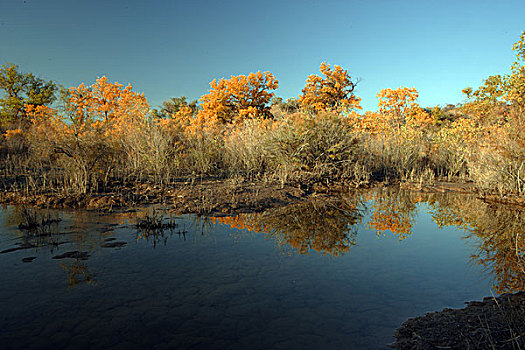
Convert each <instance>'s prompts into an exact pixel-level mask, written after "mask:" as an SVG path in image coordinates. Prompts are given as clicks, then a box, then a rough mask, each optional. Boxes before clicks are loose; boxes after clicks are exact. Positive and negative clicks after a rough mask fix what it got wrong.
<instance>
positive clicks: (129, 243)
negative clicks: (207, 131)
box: [0, 192, 522, 349]
mask: <svg viewBox="0 0 525 350" xmlns="http://www.w3.org/2000/svg"><path fill="white" fill-rule="evenodd" d="M467 204H468V208H474V209H468V210H467V211H468V213H466V214H465V213H463V214H461V212H462V210H463V209H462V208H464V207H465V206H466V205H467ZM458 213H460V214H458ZM480 213H481V214H480ZM489 214H490V208H489V207H488V206H487V205H485V204H483V203H481V202H479V201H477V200H475V199H473V198H471V197H467V196H457V195H456V196H453V197H451V196H441V197H439V198H437V197H432V196H428V198H422V197H421V196H419V195H417V194H411V193H404V192H397V193H393V194H391V193H375V194H367V195H364V196H362V197H361V196H357V195H356V196H354V197H353V198H343V199H338V200H331V201H329V202H328V203H327V202H325V201H321V200H319V201H315V202H313V203H306V204H302V205H299V206H293V207H289V208H281V209H274V210H270V211H268V212H266V213H263V214H247V215H240V216H237V217H235V218H208V219H198V218H197V217H194V216H182V217H177V218H176V222H177V224H178V226H177V227H176V228H174V229H165V230H164V231H161V230H158V231H140V230H137V229H136V228H135V227H134V226H133V223H135V222H136V220H137V219H136V217H137V216H138V215H141V214H140V213H128V214H111V215H108V214H105V215H102V214H97V213H85V212H84V213H82V212H60V213H58V214H56V215H59V216H60V217H61V218H62V221H61V222H60V223H58V224H50V225H48V227H46V228H45V229H44V228H41V230H40V231H38V232H35V231H32V232H31V231H28V230H20V229H18V228H17V225H18V224H19V223H20V222H21V220H22V218H21V209H20V208H13V207H8V208H4V209H3V210H2V211H0V224H1V225H2V226H1V229H0V252H1V253H0V310H1V313H0V348H2V349H4V348H5V349H62V348H68V349H69V348H71V349H257V348H259V349H292V348H294V349H295V348H297V349H318V348H323V349H330V348H333V349H346V348H348V349H354V348H355V349H366V348H372V349H378V348H379V349H381V348H385V347H386V345H387V344H388V343H391V342H392V341H393V334H394V331H395V329H396V328H397V327H399V326H400V325H401V323H402V322H403V321H405V320H406V319H407V318H409V317H415V316H418V315H424V314H425V313H426V312H428V311H437V310H441V309H442V308H444V307H453V308H460V307H463V306H464V302H465V301H467V300H479V299H481V298H482V297H484V296H487V295H490V294H491V291H492V290H494V289H495V288H496V289H498V288H500V289H501V291H505V290H506V288H507V289H509V288H513V287H516V286H511V285H509V284H508V283H511V282H508V281H506V280H505V278H507V277H505V276H502V274H503V273H508V272H502V273H499V272H497V271H498V269H497V267H494V266H493V265H494V264H496V263H497V260H498V259H499V258H498V255H497V252H494V251H490V250H487V249H485V250H483V249H484V245H483V244H484V238H483V237H482V235H481V234H480V233H476V232H478V231H476V230H477V228H476V227H473V226H475V225H477V222H479V220H480V219H479V218H480V217H481V218H485V217H486V218H489V219H490V221H491V222H494V221H495V220H494V216H490V215H489ZM53 215H55V214H53ZM487 215H488V216H487ZM473 218H475V219H476V220H478V221H475V220H474V219H473ZM487 220H488V219H487ZM440 225H441V226H442V227H441V228H440V227H439V226H440ZM467 227H468V228H469V231H467V232H466V231H464V230H463V229H464V228H467ZM240 228H251V229H252V231H250V230H247V229H240ZM491 254H492V255H491ZM484 259H485V260H484ZM487 259H492V260H490V261H489V260H487ZM23 260H24V261H25V262H24V261H23ZM480 262H483V264H484V265H488V266H489V267H488V268H487V267H486V266H485V267H483V266H482V265H483V264H481V263H480ZM491 266H492V267H491ZM504 270H505V271H507V269H506V268H505V269H504ZM498 273H499V275H498ZM521 277H522V276H521ZM521 277H519V278H521ZM507 282H508V283H507ZM494 283H495V284H496V285H494V286H493V284H494ZM506 283H507V284H506ZM518 288H519V286H518ZM494 293H496V291H495V292H494Z"/></svg>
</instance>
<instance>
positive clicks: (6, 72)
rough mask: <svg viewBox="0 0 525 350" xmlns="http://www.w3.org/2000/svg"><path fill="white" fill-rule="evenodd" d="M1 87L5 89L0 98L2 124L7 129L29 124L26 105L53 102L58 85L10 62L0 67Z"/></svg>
mask: <svg viewBox="0 0 525 350" xmlns="http://www.w3.org/2000/svg"><path fill="white" fill-rule="evenodd" d="M0 89H1V90H3V91H4V93H3V96H2V97H1V98H0V125H1V128H2V129H6V128H8V127H11V126H16V127H23V126H26V125H29V123H28V121H29V119H28V115H27V113H26V108H25V106H26V105H33V106H45V105H49V104H51V103H53V102H54V101H55V99H56V96H55V92H56V91H57V85H56V84H55V83H54V82H53V81H45V80H43V79H40V78H37V77H35V76H34V75H33V74H32V73H22V72H20V71H19V67H18V66H17V65H15V64H12V63H8V64H5V65H2V68H1V69H0Z"/></svg>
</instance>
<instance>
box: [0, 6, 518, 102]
mask: <svg viewBox="0 0 525 350" xmlns="http://www.w3.org/2000/svg"><path fill="white" fill-rule="evenodd" d="M524 13H525V1H523V0H518V1H505V0H501V1H494V0H491V1H484V0H477V1H470V0H469V1H462V0H455V1H448V0H440V1H425V0H419V1H396V0H368V1H364V0H363V1H361V0H352V1H335V0H324V1H317V0H305V1H286V0H281V1H273V0H266V1H240V0H235V1H198V0H194V1H176V0H174V1H166V0H164V1H155V0H151V1H143V0H128V1H124V0H119V1H117V0H104V1H99V0H89V1H88V0H82V1H78V0H45V1H44V0H2V1H1V4H0V64H4V63H6V62H11V63H15V64H17V65H19V66H20V68H21V70H22V71H24V72H33V73H35V74H37V75H38V76H40V77H42V78H44V79H51V80H55V81H57V82H59V83H61V84H63V85H64V86H67V87H69V86H77V85H79V84H80V83H82V82H83V83H86V84H91V83H92V82H94V80H95V79H96V78H97V77H99V76H102V75H106V76H108V78H109V79H110V81H118V82H120V83H123V84H127V83H131V84H132V85H133V89H134V90H135V91H139V92H144V93H145V95H146V96H147V97H148V99H149V101H150V103H151V105H152V107H156V106H157V105H159V104H160V103H161V102H162V101H163V100H165V99H168V98H169V97H175V96H181V95H185V96H187V97H188V98H190V99H197V98H199V97H200V96H201V95H203V94H205V93H206V92H207V91H208V89H209V82H210V81H211V80H213V79H215V78H222V77H227V78H229V77H230V76H231V75H238V74H248V73H250V72H255V71H258V70H261V71H270V72H272V73H273V74H274V75H275V76H276V77H277V78H278V80H279V85H280V87H279V89H278V90H277V92H276V94H277V95H278V96H281V97H283V98H285V99H286V98H289V97H296V96H298V95H299V94H300V92H301V89H302V88H303V87H304V84H305V81H306V78H307V76H308V75H310V74H316V73H318V71H319V65H320V64H321V62H323V61H326V62H329V63H331V64H338V65H341V66H342V67H343V68H345V69H348V70H349V71H350V74H351V76H352V77H354V78H358V79H359V80H360V82H359V85H358V87H357V89H356V94H357V95H358V96H360V97H361V98H362V100H363V101H362V105H363V107H364V109H366V110H375V108H376V105H377V100H376V98H375V95H376V93H377V92H378V91H379V90H381V89H382V88H396V87H398V86H408V87H415V88H416V89H417V90H418V91H419V93H420V104H421V105H423V106H434V105H438V104H439V105H444V104H446V103H458V102H462V101H463V96H462V94H461V89H463V88H464V87H467V86H473V87H476V86H479V85H480V84H481V83H482V81H483V79H484V78H486V77H487V76H489V75H492V74H504V73H507V72H508V70H509V67H510V65H511V64H512V62H513V61H514V53H513V51H512V50H511V47H512V44H513V43H514V42H516V41H517V40H518V38H519V35H520V34H521V32H522V31H523V30H525V20H524V19H523V14H524Z"/></svg>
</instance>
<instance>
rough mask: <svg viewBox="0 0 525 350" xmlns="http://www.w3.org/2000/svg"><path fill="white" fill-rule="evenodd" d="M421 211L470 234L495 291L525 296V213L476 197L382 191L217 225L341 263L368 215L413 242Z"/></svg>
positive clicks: (369, 224) (383, 230)
mask: <svg viewBox="0 0 525 350" xmlns="http://www.w3.org/2000/svg"><path fill="white" fill-rule="evenodd" d="M361 200H363V201H365V205H362V204H361V202H360V201H361ZM421 205H425V206H427V207H428V208H429V209H428V211H429V213H430V214H431V216H432V219H433V221H434V222H435V223H436V224H437V226H438V227H444V226H454V227H457V228H458V229H460V230H463V231H465V232H466V236H465V239H470V240H473V241H474V246H475V251H474V252H473V254H472V256H471V259H472V261H473V262H474V263H476V264H479V265H480V266H483V267H484V268H485V269H486V271H487V272H488V273H490V274H492V275H493V276H494V286H493V288H494V290H495V291H497V292H498V293H503V292H516V291H520V290H525V209H523V208H510V207H509V206H505V205H497V204H487V203H484V202H483V201H481V200H479V199H477V198H476V197H475V196H474V195H467V194H458V193H422V192H416V191H406V190H399V189H380V190H373V191H369V192H364V193H361V194H360V195H359V196H355V198H351V199H349V198H348V197H347V198H345V199H330V200H322V199H319V198H316V199H314V200H312V201H307V202H304V203H300V204H296V205H292V206H288V207H282V208H276V209H270V210H268V211H266V212H264V213H258V214H240V215H237V216H234V217H219V218H215V221H216V222H218V223H222V224H226V225H228V226H230V227H232V228H238V229H246V230H249V231H252V232H255V233H258V234H264V235H266V236H267V237H271V238H273V239H275V240H276V241H277V242H278V244H279V245H280V246H281V247H291V248H293V249H294V250H295V251H297V252H298V253H300V254H305V253H308V252H309V251H310V250H314V251H317V252H320V253H323V254H329V255H331V256H334V257H336V256H340V255H343V254H344V253H346V252H348V251H349V249H350V247H351V246H352V245H354V244H355V242H356V238H357V225H356V224H358V223H360V222H361V221H362V218H363V217H364V215H365V214H368V220H367V221H366V222H365V223H364V227H366V228H367V229H372V230H375V231H377V234H378V236H379V237H382V236H385V235H387V234H388V233H391V234H392V235H394V236H396V237H398V239H399V240H400V241H402V240H405V239H407V238H408V237H410V236H411V235H412V234H413V232H414V226H415V224H416V218H417V211H418V208H419V207H420V206H421ZM358 208H359V209H358Z"/></svg>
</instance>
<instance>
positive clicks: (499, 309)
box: [391, 292, 525, 350]
mask: <svg viewBox="0 0 525 350" xmlns="http://www.w3.org/2000/svg"><path fill="white" fill-rule="evenodd" d="M466 304H467V306H466V307H465V308H463V309H443V310H442V311H439V312H429V313H427V314H426V315H425V316H422V317H416V318H411V319H409V320H407V321H405V322H404V323H403V324H402V325H401V327H400V328H399V329H398V330H397V331H396V333H395V337H396V341H395V342H394V343H393V344H392V345H391V347H392V348H394V349H399V350H408V349H420V350H425V349H523V347H524V346H525V292H519V293H516V294H503V295H501V296H499V297H486V298H483V301H470V302H467V303H466Z"/></svg>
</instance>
